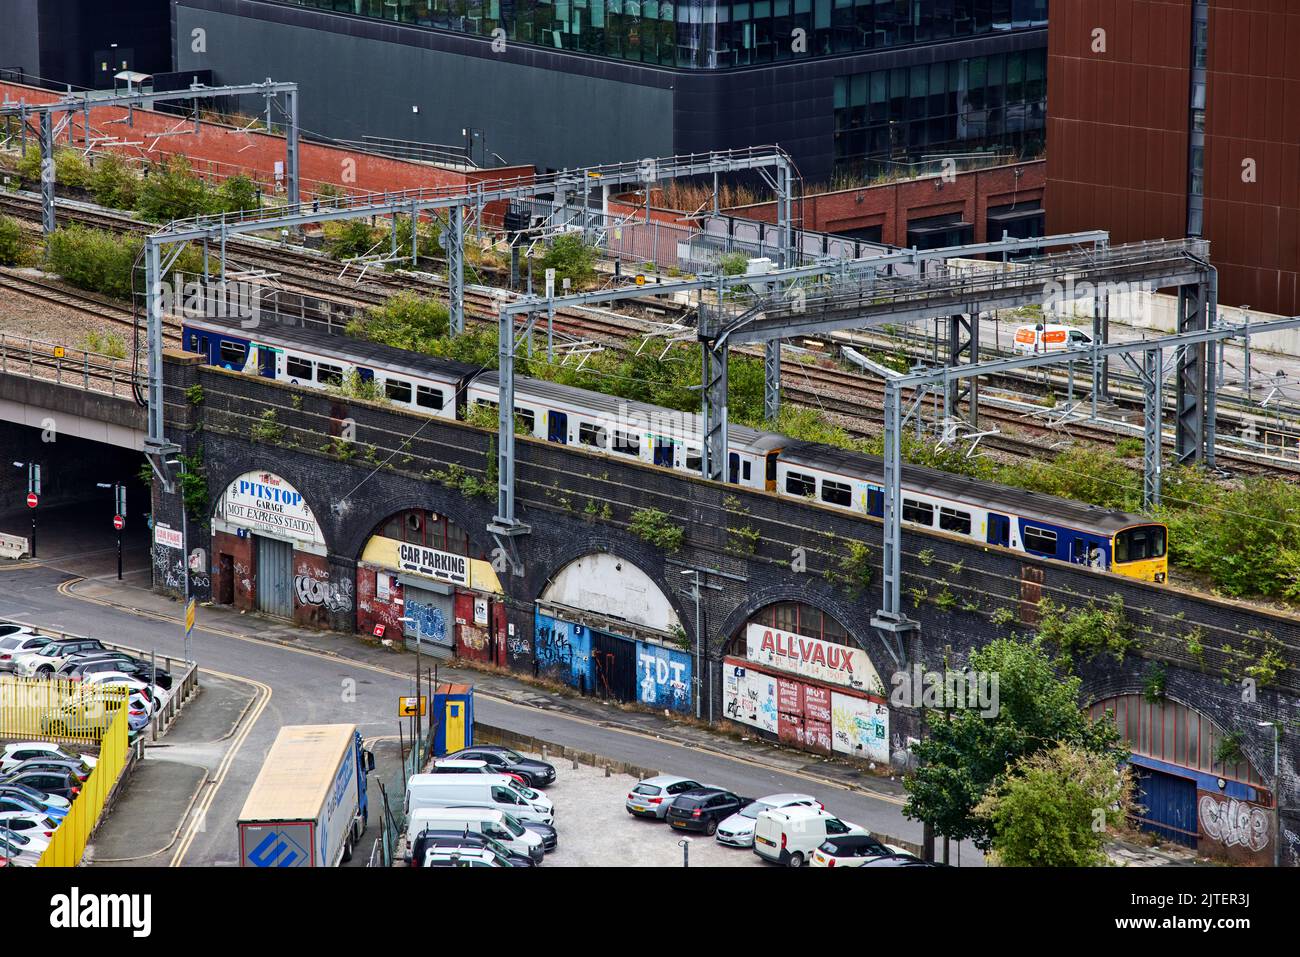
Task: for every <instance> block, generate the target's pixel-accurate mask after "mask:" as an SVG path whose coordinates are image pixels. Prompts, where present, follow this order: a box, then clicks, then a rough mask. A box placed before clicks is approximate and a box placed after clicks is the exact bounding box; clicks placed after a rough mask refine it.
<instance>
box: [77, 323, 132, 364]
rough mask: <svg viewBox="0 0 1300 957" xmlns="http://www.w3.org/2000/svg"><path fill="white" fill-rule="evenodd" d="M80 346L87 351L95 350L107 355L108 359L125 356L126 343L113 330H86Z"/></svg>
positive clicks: (123, 357)
mask: <svg viewBox="0 0 1300 957" xmlns="http://www.w3.org/2000/svg"><path fill="white" fill-rule="evenodd" d="M82 348H84V349H85V350H86V351H87V352H95V353H98V354H99V355H101V356H108V357H109V358H110V359H125V358H126V343H125V342H123V341H122V337H121V336H119V335H117V334H116V333H114V332H106V333H101V332H99V331H98V330H95V329H92V330H91V331H90V332H87V333H86V335H85V338H84V339H83V340H82Z"/></svg>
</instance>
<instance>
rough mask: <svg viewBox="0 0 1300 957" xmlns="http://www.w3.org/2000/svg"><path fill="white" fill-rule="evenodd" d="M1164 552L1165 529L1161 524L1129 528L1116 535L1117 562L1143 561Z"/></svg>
mask: <svg viewBox="0 0 1300 957" xmlns="http://www.w3.org/2000/svg"><path fill="white" fill-rule="evenodd" d="M1164 554H1165V530H1164V528H1162V527H1161V526H1159V525H1147V526H1145V527H1143V528H1128V529H1125V530H1124V531H1122V532H1120V533H1119V534H1118V535H1116V536H1115V561H1116V562H1141V561H1146V560H1147V559H1150V558H1163V557H1164Z"/></svg>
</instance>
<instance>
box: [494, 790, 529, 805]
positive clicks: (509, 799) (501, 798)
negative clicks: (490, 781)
mask: <svg viewBox="0 0 1300 957" xmlns="http://www.w3.org/2000/svg"><path fill="white" fill-rule="evenodd" d="M492 800H493V801H496V802H497V803H498V804H522V803H523V802H522V801H521V800H520V799H519V798H517V797H515V793H514V792H513V791H511V790H510V789H509V788H502V787H494V788H493V789H492Z"/></svg>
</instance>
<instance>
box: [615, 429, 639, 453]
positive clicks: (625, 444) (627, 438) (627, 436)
mask: <svg viewBox="0 0 1300 957" xmlns="http://www.w3.org/2000/svg"><path fill="white" fill-rule="evenodd" d="M614 451H615V452H622V453H623V454H624V455H640V454H641V437H640V436H639V435H633V434H632V433H631V432H622V431H619V430H618V429H615V430H614Z"/></svg>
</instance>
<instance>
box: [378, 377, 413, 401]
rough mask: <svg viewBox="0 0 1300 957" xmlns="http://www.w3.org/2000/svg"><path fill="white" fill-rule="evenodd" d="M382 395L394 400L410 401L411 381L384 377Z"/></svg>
mask: <svg viewBox="0 0 1300 957" xmlns="http://www.w3.org/2000/svg"><path fill="white" fill-rule="evenodd" d="M384 395H386V396H388V398H390V399H392V400H393V401H394V402H410V401H411V383H409V382H403V381H402V380H401V379H385V380H384Z"/></svg>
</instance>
